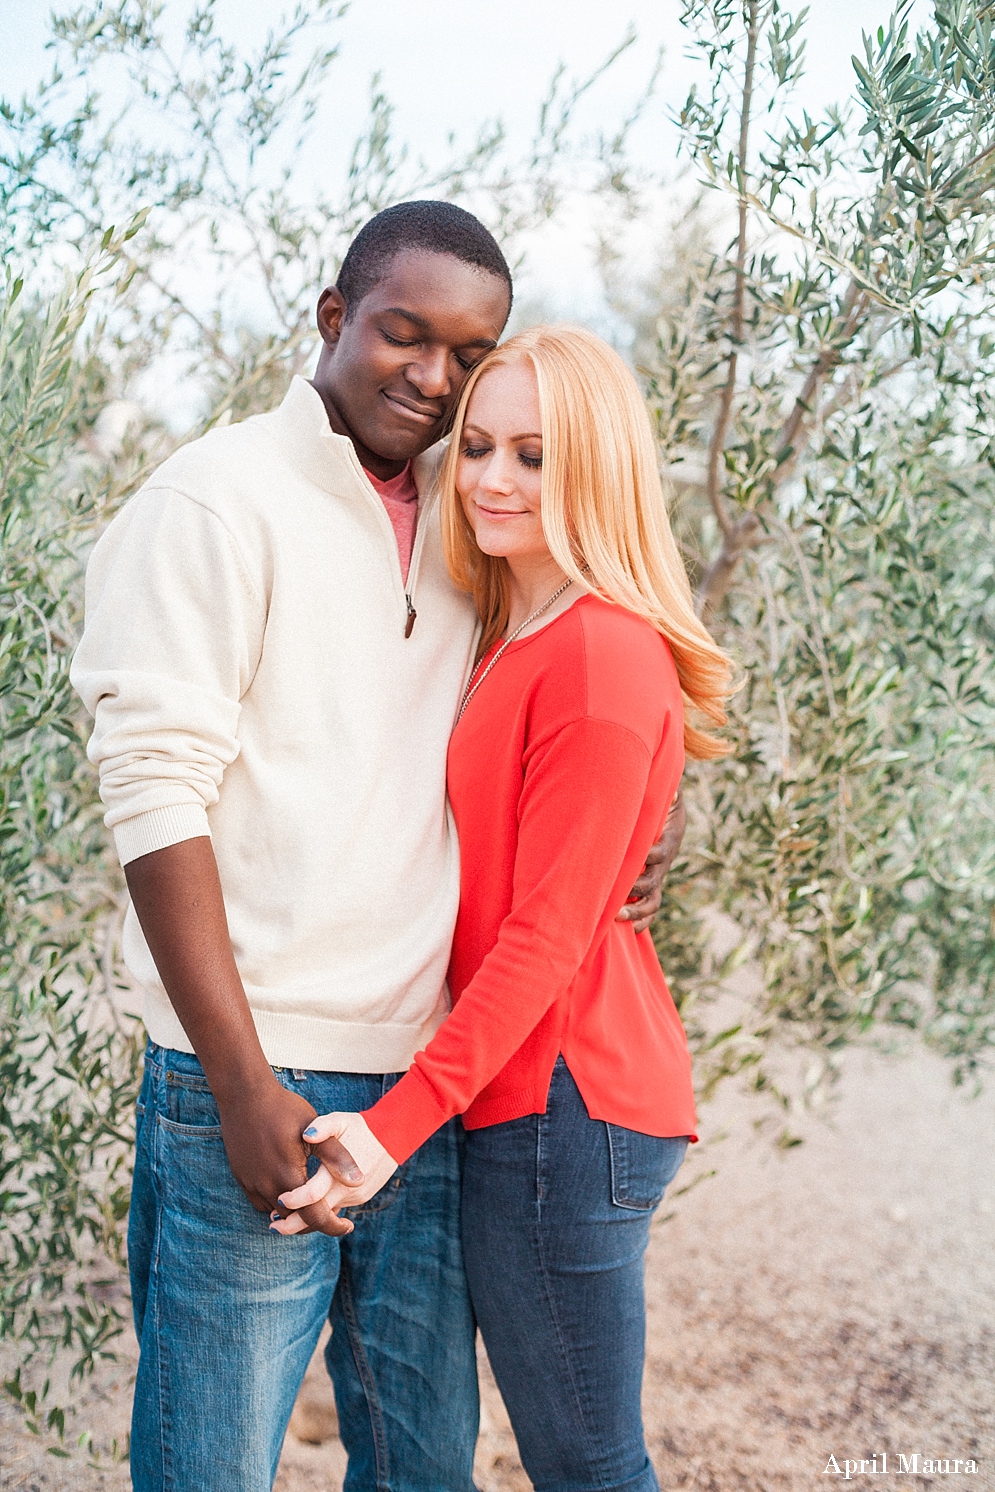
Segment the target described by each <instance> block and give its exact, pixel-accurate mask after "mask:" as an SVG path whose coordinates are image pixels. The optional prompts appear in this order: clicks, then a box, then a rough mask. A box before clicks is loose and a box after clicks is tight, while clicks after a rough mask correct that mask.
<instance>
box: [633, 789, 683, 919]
mask: <svg viewBox="0 0 995 1492" xmlns="http://www.w3.org/2000/svg"><path fill="white" fill-rule="evenodd" d="M687 822H688V816H687V809H686V808H685V807H684V799H683V797H682V796H681V794H680V792H679V791H678V793H677V794H676V796H675V798H674V801H673V803H671V805H670V812H669V813H668V814H667V822H666V823H665V824H664V826H663V833H662V834H661V835H660V838H659V839H658V840H657V842H656V844H654V845H652V846H651V847H650V851H649V854H648V855H647V856H646V864H645V866H644V868H643V873H642V875H641V876H640V877H639V879H638V881H637V882H636V884H635V885H634V886H633V888H632V891H631V893H630V895H629V899H628V901H627V902H626V904H625V906H624V907H623V908H622V910H621V911H620V912H619V914H618V916H617V917H616V919H615V921H616V922H631V923H632V925H633V928H634V929H635V931H636V932H637V933H641V932H645V931H646V929H647V928H648V927H649V926H650V924H651V923H652V921H653V918H654V917H655V916H656V914H657V912H658V911H659V910H660V903H661V901H662V900H663V882H664V879H665V878H666V875H667V872H668V871H669V870H670V867H671V866H672V865H673V863H674V860H675V859H676V857H677V851H678V850H679V849H680V847H681V840H682V839H683V838H684V830H685V829H686V828H687Z"/></svg>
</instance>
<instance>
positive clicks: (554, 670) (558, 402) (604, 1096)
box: [275, 327, 730, 1492]
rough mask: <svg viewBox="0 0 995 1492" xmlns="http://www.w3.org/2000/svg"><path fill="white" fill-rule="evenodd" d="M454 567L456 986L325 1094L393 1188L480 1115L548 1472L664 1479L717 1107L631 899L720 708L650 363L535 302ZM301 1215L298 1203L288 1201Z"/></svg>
mask: <svg viewBox="0 0 995 1492" xmlns="http://www.w3.org/2000/svg"><path fill="white" fill-rule="evenodd" d="M441 480H442V484H443V495H442V500H443V531H444V536H445V543H446V553H447V560H448V563H449V567H450V570H451V572H452V575H453V578H454V579H455V581H456V582H457V584H459V585H462V586H463V587H465V588H466V589H467V590H469V591H471V592H472V593H473V595H474V598H475V600H476V603H477V607H478V610H479V613H480V618H481V622H482V627H483V634H482V640H481V648H480V654H479V661H478V664H477V667H476V668H475V670H474V673H473V675H472V677H471V679H470V681H469V683H468V685H467V689H466V693H465V696H464V699H463V706H462V709H461V711H460V717H459V719H458V721H457V724H456V727H455V730H454V732H453V737H452V742H451V745H450V752H449V768H448V771H449V793H450V799H451V802H452V808H453V812H454V814H455V817H456V823H457V826H458V829H459V838H460V847H461V861H462V870H461V905H460V912H459V920H458V923H457V927H456V934H455V939H454V943H453V953H452V963H451V966H450V984H451V989H452V996H453V1002H454V1008H453V1012H452V1014H451V1015H450V1017H449V1019H448V1020H447V1021H446V1022H445V1024H444V1025H443V1027H442V1028H441V1029H440V1031H439V1032H438V1033H437V1035H436V1036H435V1037H434V1039H433V1040H432V1041H431V1042H430V1043H429V1045H428V1047H427V1048H426V1049H425V1051H424V1052H421V1053H419V1055H418V1056H417V1057H416V1058H415V1063H414V1065H413V1067H412V1068H411V1069H410V1071H409V1072H408V1073H407V1074H406V1075H405V1076H404V1077H403V1078H402V1079H401V1080H400V1081H399V1082H398V1083H397V1084H396V1086H394V1087H393V1088H392V1089H391V1090H390V1091H389V1092H388V1093H387V1094H386V1095H385V1096H384V1097H383V1098H382V1099H381V1100H380V1101H379V1102H378V1103H377V1104H376V1105H375V1106H374V1107H373V1108H372V1109H370V1110H368V1111H367V1112H366V1113H365V1114H364V1115H361V1116H360V1115H348V1116H344V1115H328V1116H324V1117H323V1118H321V1119H319V1120H316V1121H315V1123H314V1125H312V1126H311V1128H310V1129H309V1130H308V1131H307V1132H306V1138H308V1139H309V1140H312V1139H313V1140H322V1139H325V1138H326V1137H328V1136H330V1135H336V1136H338V1137H340V1138H341V1139H342V1140H343V1141H344V1143H345V1144H346V1145H347V1146H348V1148H349V1149H350V1150H351V1151H352V1153H353V1154H354V1155H355V1157H356V1159H357V1161H358V1162H359V1164H360V1165H361V1166H362V1167H363V1169H364V1172H365V1173H366V1181H365V1183H364V1185H363V1187H362V1188H360V1189H358V1190H350V1191H348V1193H346V1191H345V1189H344V1188H341V1187H338V1188H336V1189H334V1190H331V1189H330V1188H331V1185H332V1184H331V1180H330V1178H329V1177H328V1175H327V1173H325V1172H319V1173H318V1175H317V1176H316V1177H315V1178H312V1180H311V1181H310V1182H309V1183H308V1184H307V1185H306V1186H305V1187H303V1188H300V1189H299V1190H298V1191H297V1192H294V1193H291V1194H290V1195H289V1196H287V1197H284V1198H281V1201H283V1202H284V1203H286V1204H287V1205H288V1206H302V1205H304V1204H305V1203H307V1202H312V1201H314V1200H315V1199H316V1198H317V1197H318V1196H319V1195H320V1194H321V1193H322V1192H324V1193H326V1194H327V1200H328V1201H329V1202H330V1203H331V1204H332V1205H334V1206H341V1205H343V1203H346V1204H355V1203H356V1202H358V1201H361V1200H363V1199H365V1198H366V1197H367V1196H369V1195H372V1194H373V1192H375V1191H376V1190H378V1189H379V1187H380V1186H381V1185H382V1184H383V1183H384V1181H385V1180H386V1179H387V1177H388V1176H389V1175H391V1174H392V1173H393V1171H394V1170H395V1169H396V1166H397V1164H399V1163H402V1162H404V1161H405V1160H406V1159H407V1158H408V1156H410V1155H411V1154H412V1153H413V1152H414V1151H415V1150H416V1149H417V1147H418V1146H419V1145H420V1144H421V1143H422V1142H423V1141H424V1140H425V1139H427V1137H428V1136H429V1135H430V1134H431V1133H433V1132H434V1130H435V1129H436V1128H438V1127H439V1126H440V1125H441V1124H443V1123H445V1122H446V1121H447V1120H448V1119H449V1118H451V1117H452V1116H453V1115H454V1114H462V1115H463V1118H464V1124H465V1126H466V1129H467V1157H466V1172H465V1183H464V1200H463V1243H464V1255H465V1260H466V1268H467V1274H468V1278H469V1281H470V1288H471V1292H472V1295H473V1302H474V1307H475V1309H476V1313H477V1318H478V1321H479V1323H480V1327H481V1331H482V1333H483V1337H484V1342H485V1344H486V1347H487V1352H488V1356H489V1357H490V1361H491V1364H492V1366H493V1369H494V1373H495V1376H496V1378H497V1381H498V1385H499V1387H500V1389H501V1392H502V1395H503V1397H504V1400H505V1403H506V1405H507V1408H508V1412H509V1415H510V1417H511V1421H512V1424H513V1426H514V1429H515V1433H516V1436H517V1438H518V1444H519V1449H520V1452H521V1456H522V1462H523V1464H524V1466H525V1469H526V1470H527V1472H528V1473H529V1475H530V1477H531V1478H532V1481H533V1483H534V1484H535V1486H536V1487H537V1488H540V1489H557V1488H558V1489H567V1488H569V1489H571V1492H581V1489H587V1488H592V1489H594V1488H598V1489H607V1488H625V1489H626V1492H648V1489H651V1488H653V1489H655V1488H656V1487H657V1481H656V1477H655V1475H654V1473H653V1469H652V1467H651V1465H650V1462H649V1459H648V1457H647V1454H646V1447H645V1443H644V1440H643V1430H642V1421H641V1415H640V1404H639V1399H640V1385H641V1379H642V1369H643V1353H644V1305H643V1256H644V1253H645V1249H646V1243H647V1240H648V1237H649V1227H650V1220H651V1217H652V1214H653V1211H654V1209H655V1208H656V1206H657V1204H658V1203H659V1201H660V1199H661V1197H662V1196H663V1192H664V1188H665V1187H666V1186H667V1184H668V1183H669V1182H670V1180H671V1179H672V1178H673V1176H674V1175H675V1173H676V1171H677V1169H678V1167H679V1165H680V1163H681V1161H682V1159H683V1157H684V1152H685V1149H686V1147H687V1144H688V1140H689V1138H693V1131H694V1123H695V1118H694V1101H693V1096H692V1088H691V1073H690V1059H689V1055H688V1050H687V1043H686V1040H685V1037H684V1031H683V1028H682V1026H681V1023H680V1019H679V1017H678V1014H677V1011H676V1009H675V1007H674V1004H673V1001H672V1000H671V997H670V994H669V992H668V990H667V986H666V984H665V982H664V979H663V975H662V974H661V972H660V967H659V964H658V962H657V958H656V954H655V951H654V948H653V944H652V941H651V939H650V937H649V935H648V934H645V933H644V934H642V935H640V936H637V935H636V934H635V933H634V932H633V929H632V928H631V926H628V925H626V924H624V923H619V922H616V921H615V920H614V917H615V910H616V908H617V906H618V905H619V903H620V901H622V900H624V898H625V894H626V891H627V889H628V887H629V886H630V885H631V884H632V881H633V879H634V877H635V876H636V875H637V874H638V872H639V870H640V868H641V866H642V864H643V861H644V859H645V856H646V852H647V850H648V848H649V846H650V845H651V843H652V842H653V840H654V839H655V837H656V835H657V831H658V830H659V828H660V825H661V824H662V822H663V820H664V818H665V816H666V813H667V808H668V805H669V804H670V802H671V801H672V799H673V797H674V793H675V791H676V789H677V786H678V783H679V781H680V778H681V773H682V770H683V766H684V753H685V750H687V752H688V753H689V754H691V755H693V756H697V757H714V756H717V755H719V754H720V753H721V752H722V751H724V750H725V747H724V746H723V744H722V743H721V742H720V741H719V740H717V739H716V738H715V737H714V736H712V735H710V734H707V733H706V732H705V731H704V730H702V729H701V728H700V727H699V726H698V725H695V724H692V723H688V722H686V721H685V719H684V705H685V703H687V705H688V706H690V708H691V710H692V711H693V712H694V714H695V716H697V717H701V718H703V719H704V720H705V721H707V722H710V723H711V724H714V725H721V724H722V723H723V722H724V720H725V715H724V712H723V708H722V701H723V698H724V696H726V695H727V694H728V691H729V678H730V670H729V665H728V661H727V659H726V657H725V656H724V654H723V653H722V652H720V650H719V649H718V648H717V647H716V646H715V644H714V643H713V642H712V640H711V638H710V637H709V636H708V633H707V632H706V631H705V629H704V627H703V626H702V625H701V623H700V622H699V621H698V619H697V618H696V617H695V614H694V610H693V607H692V603H691V594H690V590H689V587H688V582H687V578H686V576H685V573H684V570H683V567H682V565H681V562H680V558H679V555H678V552H677V548H676V545H675V543H674V540H673V537H672V535H671V532H670V527H669V524H668V521H667V516H666V509H665V505H664V502H663V498H662V494H661V490H660V479H659V474H658V470H657V458H656V452H655V448H654V443H653V437H652V432H651V429H650V423H649V418H648V415H647V412H646V409H645V406H644V404H643V401H642V398H641V397H640V393H639V389H638V387H637V385H636V382H635V380H634V378H633V377H632V375H631V373H630V372H629V371H628V369H627V368H626V367H625V365H624V363H623V362H622V360H621V358H619V357H618V356H617V354H615V353H614V352H613V351H611V349H610V348H608V347H607V346H606V345H605V344H604V343H603V342H601V341H600V340H599V339H598V338H596V337H594V336H593V335H591V334H590V333H588V332H584V331H580V330H572V329H563V328H548V327H539V328H536V329H534V330H532V331H530V332H527V333H524V334H523V335H521V336H518V337H515V338H513V339H512V340H511V341H509V342H507V343H506V344H505V345H504V346H503V347H501V348H499V349H498V350H497V351H495V352H494V353H492V354H490V355H489V356H488V357H486V358H485V359H484V360H483V362H482V363H480V364H479V365H478V366H477V368H476V369H475V371H474V372H473V373H472V374H471V375H470V378H469V379H468V381H467V384H466V388H465V390H464V393H463V397H462V399H461V401H460V405H459V409H458V411H457V415H456V420H455V425H454V431H453V437H452V441H451V444H450V448H449V453H448V456H447V458H446V462H445V465H444V467H443V472H442V479H441ZM296 1225H299V1220H297V1219H295V1218H293V1217H291V1218H290V1219H288V1220H287V1221H285V1222H278V1223H276V1224H275V1226H277V1227H278V1228H279V1230H280V1231H287V1232H290V1231H293V1230H294V1229H295V1226H296Z"/></svg>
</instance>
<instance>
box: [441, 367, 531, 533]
mask: <svg viewBox="0 0 995 1492" xmlns="http://www.w3.org/2000/svg"><path fill="white" fill-rule="evenodd" d="M456 490H457V492H458V493H459V495H460V499H461V500H462V503H463V511H464V512H465V513H466V516H467V521H468V522H469V524H470V527H471V528H472V529H473V532H474V534H475V536H476V540H477V544H478V545H479V547H480V548H481V549H482V550H483V552H484V554H491V555H503V556H504V557H505V558H507V559H528V558H531V557H533V556H534V557H536V558H540V557H544V556H547V555H548V554H549V546H548V545H547V543H546V536H545V534H544V533H543V531H542V519H541V517H540V499H541V496H542V422H541V419H540V413H539V388H538V385H537V383H536V376H535V373H534V372H533V370H532V366H531V364H530V363H528V362H526V361H525V360H524V359H522V360H520V361H517V362H514V363H507V364H504V365H502V366H499V367H497V368H493V369H491V370H490V371H489V372H487V373H485V374H484V375H483V376H482V377H481V379H480V382H479V383H478V384H477V386H476V388H475V389H474V391H473V393H472V394H471V396H470V403H469V407H468V408H467V412H466V422H465V424H464V426H463V434H462V439H461V442H460V454H459V463H458V465H457V467H456Z"/></svg>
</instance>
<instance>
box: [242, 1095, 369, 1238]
mask: <svg viewBox="0 0 995 1492" xmlns="http://www.w3.org/2000/svg"><path fill="white" fill-rule="evenodd" d="M304 1139H305V1141H306V1142H307V1144H309V1145H310V1147H311V1153H312V1154H313V1155H317V1156H318V1157H319V1158H320V1159H321V1165H320V1167H319V1168H318V1170H317V1171H315V1173H314V1175H313V1176H312V1177H311V1178H310V1180H308V1181H305V1182H304V1184H303V1185H302V1186H298V1187H295V1188H294V1189H293V1190H292V1191H285V1192H283V1193H281V1195H280V1198H279V1204H278V1207H277V1209H276V1210H275V1211H274V1212H273V1213H272V1214H271V1216H272V1219H273V1220H272V1222H271V1223H270V1227H271V1228H272V1230H273V1231H274V1232H275V1233H283V1234H284V1235H285V1236H290V1235H291V1234H294V1233H306V1232H309V1231H316V1232H320V1233H329V1234H331V1235H332V1236H333V1237H334V1236H339V1235H341V1234H342V1233H351V1232H352V1227H353V1225H352V1223H350V1222H348V1221H347V1220H346V1219H344V1218H340V1217H338V1216H337V1212H338V1209H339V1208H340V1207H358V1206H360V1205H361V1204H362V1203H363V1202H368V1201H369V1200H370V1198H371V1197H374V1196H376V1194H377V1192H378V1191H379V1190H380V1188H381V1187H382V1186H384V1185H385V1184H386V1182H388V1181H389V1180H390V1178H391V1176H393V1174H394V1172H395V1171H396V1170H397V1161H396V1160H395V1159H394V1158H393V1156H392V1155H389V1154H388V1152H387V1151H386V1150H385V1149H384V1147H383V1146H382V1145H381V1143H380V1141H379V1140H378V1139H377V1137H376V1135H375V1134H374V1133H373V1131H372V1130H371V1129H370V1127H369V1125H368V1124H367V1122H366V1120H365V1119H364V1118H363V1116H362V1114H322V1115H320V1117H318V1118H316V1119H314V1120H312V1122H311V1123H310V1124H309V1125H308V1127H307V1129H305V1131H304ZM343 1156H345V1157H346V1158H347V1159H349V1160H350V1161H352V1162H353V1165H352V1170H351V1172H347V1171H346V1170H345V1169H344V1168H343V1165H342V1157H343ZM357 1175H358V1180H357V1179H354V1178H355V1177H356V1176H357Z"/></svg>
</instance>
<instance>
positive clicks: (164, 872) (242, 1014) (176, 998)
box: [125, 835, 363, 1234]
mask: <svg viewBox="0 0 995 1492" xmlns="http://www.w3.org/2000/svg"><path fill="white" fill-rule="evenodd" d="M125 875H126V876H127V879H128V889H129V891H130V892H131V899H132V901H133V902H134V905H135V910H136V912H137V913H138V920H139V921H140V922H141V924H142V930H143V931H144V933H145V936H146V938H147V940H148V945H149V948H150V949H151V952H152V957H153V958H154V959H155V962H156V968H157V969H158V970H159V974H160V977H161V979H162V982H163V984H164V985H165V987H166V992H167V993H168V995H169V998H170V1000H171V1002H172V1005H173V1009H174V1010H175V1011H176V1014H177V1015H178V1016H179V1018H180V1020H181V1021H182V1023H183V1029H184V1030H185V1031H186V1033H187V1035H188V1036H189V1038H190V1044H191V1046H192V1047H193V1049H194V1051H195V1052H196V1053H197V1056H198V1057H199V1058H200V1061H201V1064H202V1066H203V1068H204V1074H205V1076H206V1078H207V1081H208V1083H209V1084H210V1087H211V1092H212V1093H213V1094H214V1097H215V1100H216V1102H217V1105H218V1112H219V1114H220V1116H221V1134H222V1137H223V1139H224V1142H225V1150H226V1152H227V1155H228V1164H229V1165H230V1166H231V1169H232V1173H233V1175H234V1177H235V1179H236V1181H237V1182H238V1184H239V1186H241V1188H242V1190H243V1191H244V1192H245V1194H246V1196H247V1197H248V1199H249V1201H250V1202H251V1203H252V1205H253V1207H255V1208H257V1209H258V1210H259V1211H260V1212H270V1211H271V1210H272V1209H273V1208H274V1207H275V1206H276V1201H277V1198H278V1197H279V1195H280V1193H281V1192H282V1191H286V1190H288V1189H291V1188H294V1187H297V1186H300V1185H301V1184H302V1182H303V1181H304V1180H305V1179H306V1177H307V1160H308V1155H309V1153H310V1151H309V1147H308V1145H307V1143H306V1142H305V1141H304V1140H303V1139H302V1138H301V1131H302V1130H303V1129H305V1128H306V1127H307V1126H308V1125H309V1124H310V1123H311V1121H312V1119H313V1118H314V1109H313V1108H312V1107H311V1105H310V1104H309V1103H307V1102H306V1100H305V1099H303V1098H301V1097H300V1095H299V1094H297V1093H292V1092H289V1091H288V1090H287V1089H286V1088H284V1087H283V1086H282V1085H281V1084H280V1083H279V1082H278V1081H277V1079H276V1077H275V1076H274V1073H273V1069H272V1068H271V1067H270V1065H269V1063H268V1062H267V1061H266V1058H265V1056H264V1054H263V1050H262V1047H261V1046H260V1045H259V1038H258V1036H257V1035H256V1028H255V1025H254V1023H253V1020H252V1013H251V1011H250V1010H249V1004H248V1001H247V1000H246V998H245V991H244V990H243V988H242V981H241V979H240V978H239V973H238V969H237V968H236V967H235V958H234V955H233V953H232V949H231V939H230V938H229V936H228V920H227V918H226V916H225V904H224V898H223V897H222V894H221V878H220V876H219V875H218V867H217V863H216V861H215V859H214V851H213V849H212V847H211V841H210V839H209V838H208V837H207V836H206V835H205V836H201V837H198V838H196V839H184V840H181V841H180V843H179V844H173V845H169V846H168V847H167V848H166V849H162V850H154V851H153V852H152V853H150V854H148V855H142V856H140V857H139V858H138V859H136V860H132V861H130V862H129V863H128V865H127V866H126V867H125ZM322 1159H323V1161H324V1163H325V1165H326V1166H328V1168H329V1172H330V1174H331V1175H332V1176H333V1177H334V1179H335V1181H336V1182H337V1183H338V1184H339V1185H340V1187H341V1188H342V1189H344V1190H345V1191H346V1192H347V1191H348V1188H349V1187H351V1186H355V1185H356V1184H357V1183H358V1182H360V1181H361V1180H362V1179H363V1178H362V1172H361V1171H360V1170H359V1168H358V1167H357V1166H356V1163H355V1162H354V1160H353V1158H352V1156H351V1155H350V1154H349V1153H348V1152H347V1151H346V1150H345V1149H344V1147H343V1146H341V1145H338V1144H336V1143H335V1142H333V1141H331V1140H330V1141H329V1144H328V1146H327V1147H326V1148H325V1149H324V1150H323V1154H322ZM340 1205H341V1204H340ZM320 1218H321V1221H322V1222H323V1223H324V1222H326V1221H327V1219H326V1209H322V1210H321V1212H320ZM323 1231H324V1232H327V1233H334V1234H342V1233H351V1232H352V1224H351V1223H350V1222H346V1221H343V1220H342V1219H341V1218H337V1217H336V1218H334V1219H333V1221H332V1222H330V1223H328V1224H327V1226H325V1227H324V1229H323Z"/></svg>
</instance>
